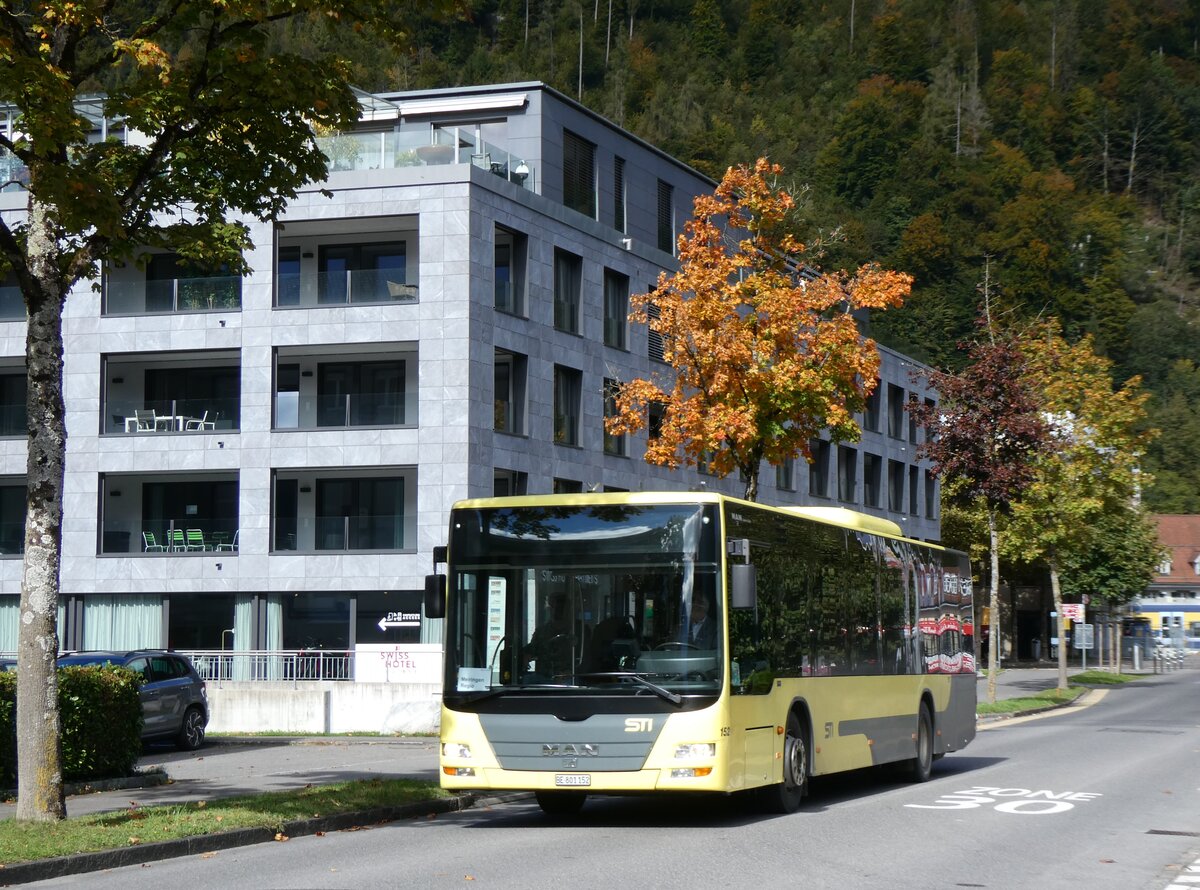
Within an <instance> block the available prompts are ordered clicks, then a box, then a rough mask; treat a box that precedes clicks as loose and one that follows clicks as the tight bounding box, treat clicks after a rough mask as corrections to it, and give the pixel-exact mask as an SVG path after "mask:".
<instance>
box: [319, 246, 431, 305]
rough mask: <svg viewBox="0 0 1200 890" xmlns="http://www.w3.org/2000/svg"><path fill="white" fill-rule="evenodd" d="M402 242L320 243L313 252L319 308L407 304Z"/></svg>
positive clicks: (411, 292)
mask: <svg viewBox="0 0 1200 890" xmlns="http://www.w3.org/2000/svg"><path fill="white" fill-rule="evenodd" d="M407 265H408V255H407V250H406V247H405V243H404V242H403V241H387V242H381V243H378V244H323V245H321V247H320V248H319V249H318V250H317V302H318V303H319V304H321V305H326V306H329V305H332V306H338V305H345V304H347V303H387V302H395V301H410V300H412V299H414V298H415V296H416V288H415V287H414V286H411V285H409V284H408V283H407V281H406V276H407Z"/></svg>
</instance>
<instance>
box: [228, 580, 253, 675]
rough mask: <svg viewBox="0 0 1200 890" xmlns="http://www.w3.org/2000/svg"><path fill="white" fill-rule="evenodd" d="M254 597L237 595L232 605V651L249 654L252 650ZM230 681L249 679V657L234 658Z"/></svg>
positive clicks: (246, 594)
mask: <svg viewBox="0 0 1200 890" xmlns="http://www.w3.org/2000/svg"><path fill="white" fill-rule="evenodd" d="M253 628H254V597H252V596H251V595H250V594H248V593H239V594H238V596H237V600H236V601H235V602H234V605H233V651H234V652H249V651H250V650H252V649H253V648H254V636H253V633H254V630H253ZM229 676H230V678H231V679H234V680H249V679H250V658H249V656H246V655H243V656H236V655H235V656H234V657H233V665H232V671H231V672H230V673H229Z"/></svg>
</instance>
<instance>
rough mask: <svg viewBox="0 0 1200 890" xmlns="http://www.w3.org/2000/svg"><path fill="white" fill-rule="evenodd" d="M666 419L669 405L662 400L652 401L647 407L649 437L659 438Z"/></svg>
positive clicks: (647, 433)
mask: <svg viewBox="0 0 1200 890" xmlns="http://www.w3.org/2000/svg"><path fill="white" fill-rule="evenodd" d="M666 419H667V406H666V405H664V404H663V403H662V402H651V403H650V404H649V405H648V406H647V407H646V436H647V438H648V439H651V440H653V439H657V438H659V437H660V436H661V435H662V429H663V424H664V423H665V422H666Z"/></svg>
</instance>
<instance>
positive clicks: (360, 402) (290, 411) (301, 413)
mask: <svg viewBox="0 0 1200 890" xmlns="http://www.w3.org/2000/svg"><path fill="white" fill-rule="evenodd" d="M416 425H417V418H416V405H415V403H414V400H413V399H407V398H405V397H404V396H403V395H399V396H398V395H397V394H396V393H392V392H386V393H374V392H363V393H343V394H339V395H336V396H304V397H301V396H300V394H299V393H295V392H281V393H276V394H275V429H277V430H296V429H304V430H311V429H346V428H349V427H356V426H416Z"/></svg>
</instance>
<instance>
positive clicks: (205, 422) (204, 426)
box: [183, 411, 217, 431]
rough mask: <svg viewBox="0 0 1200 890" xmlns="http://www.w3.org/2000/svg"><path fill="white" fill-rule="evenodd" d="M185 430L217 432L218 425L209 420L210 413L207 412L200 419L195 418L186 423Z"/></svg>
mask: <svg viewBox="0 0 1200 890" xmlns="http://www.w3.org/2000/svg"><path fill="white" fill-rule="evenodd" d="M183 428H184V429H185V430H189V431H195V430H215V429H216V428H217V425H216V423H214V422H213V421H211V420H209V419H208V411H205V412H204V413H203V414H202V415H200V416H199V417H193V418H191V419H190V420H186V421H184V424H183Z"/></svg>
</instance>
